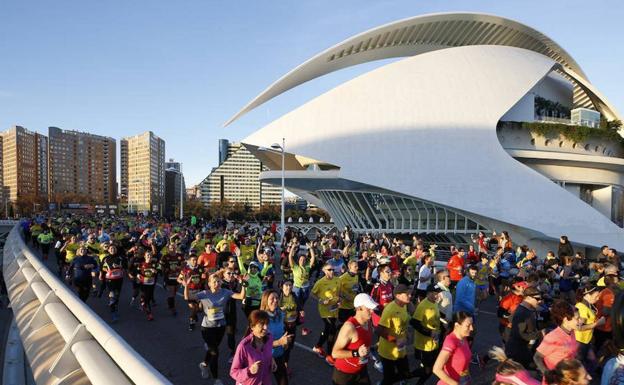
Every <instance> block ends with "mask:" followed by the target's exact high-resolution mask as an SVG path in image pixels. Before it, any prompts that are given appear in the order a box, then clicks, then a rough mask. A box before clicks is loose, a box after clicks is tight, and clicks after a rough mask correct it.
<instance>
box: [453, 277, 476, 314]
mask: <svg viewBox="0 0 624 385" xmlns="http://www.w3.org/2000/svg"><path fill="white" fill-rule="evenodd" d="M475 289H476V285H475V281H473V280H472V279H470V277H468V276H465V277H464V278H462V279H461V280H460V281H459V282H458V283H457V289H456V290H455V304H454V306H453V312H455V313H456V312H458V311H465V312H466V313H468V314H470V315H474V311H475V291H476V290H475Z"/></svg>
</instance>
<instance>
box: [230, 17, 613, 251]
mask: <svg viewBox="0 0 624 385" xmlns="http://www.w3.org/2000/svg"><path fill="white" fill-rule="evenodd" d="M388 58H401V59H400V60H396V61H393V62H391V63H390V64H386V65H384V66H382V67H379V68H376V69H374V70H372V71H370V72H367V73H365V74H363V75H360V76H358V77H356V78H354V79H352V80H349V81H347V82H345V83H343V84H341V85H339V86H337V87H335V88H334V89H332V90H330V91H328V92H326V93H324V94H322V95H320V96H318V97H316V98H314V99H313V100H311V101H309V102H307V103H305V104H304V105H302V106H300V107H298V108H297V109H295V110H293V111H291V112H289V113H287V114H286V115H284V116H282V117H280V118H279V119H277V120H275V121H273V122H271V123H269V124H268V125H266V126H265V127H263V128H261V129H259V130H257V131H256V132H254V133H253V134H251V135H250V136H248V137H247V138H245V139H244V140H242V142H243V143H245V145H246V147H247V148H249V150H250V151H252V152H253V153H254V154H255V155H256V156H258V157H259V158H260V159H261V160H262V161H263V162H264V164H265V165H266V166H267V167H268V168H269V170H270V171H265V172H263V173H262V174H261V177H260V178H261V179H262V180H263V181H265V182H268V183H271V184H277V185H279V184H280V183H281V167H282V165H281V158H280V157H281V155H280V154H279V153H275V152H270V151H267V150H265V149H263V148H262V147H268V146H270V145H271V144H272V143H276V142H278V143H281V139H282V138H285V143H286V146H285V147H286V148H285V167H284V168H285V185H286V188H287V189H288V190H290V191H292V192H294V193H296V194H298V195H300V196H302V197H304V198H305V199H307V200H308V201H310V202H312V203H314V204H317V205H319V206H321V207H323V208H325V209H326V210H327V211H329V213H330V214H331V215H332V217H333V219H334V221H335V222H336V224H337V225H338V226H340V227H342V226H347V225H348V226H351V227H352V228H353V229H354V230H356V231H362V232H364V231H367V232H389V233H420V234H434V235H435V234H445V235H448V236H450V237H453V236H458V237H464V239H465V237H466V236H467V235H468V234H472V233H476V232H477V231H478V230H484V231H486V232H488V231H496V230H498V231H501V230H507V231H509V233H510V234H511V235H512V237H513V238H514V241H516V242H519V243H527V244H531V245H534V246H536V247H538V248H539V249H542V250H543V249H545V248H550V247H552V246H554V242H557V241H558V239H559V237H560V236H561V235H564V234H565V235H567V236H568V237H569V238H570V239H571V240H572V241H573V242H574V243H576V244H577V245H579V246H586V247H599V246H600V245H603V244H607V245H610V246H611V247H615V248H617V249H619V250H622V249H624V230H623V229H622V226H623V220H624V212H623V209H624V144H623V143H624V140H623V139H622V137H621V136H620V134H619V133H618V128H619V120H620V119H621V117H620V115H619V114H618V112H617V111H616V110H615V109H614V108H613V106H612V105H611V104H610V103H609V101H608V100H607V99H606V98H605V97H604V96H603V95H601V94H600V92H599V91H598V90H597V89H596V88H595V87H594V86H593V85H592V84H591V83H590V81H589V80H588V77H587V75H586V74H585V73H584V72H583V70H582V69H581V67H580V65H579V64H578V63H577V62H576V61H575V60H574V59H573V58H572V57H571V56H570V55H569V54H568V53H567V52H566V51H565V50H564V49H563V48H562V47H560V46H559V45H558V44H557V43H555V42H554V41H552V40H551V39H550V38H548V37H547V36H545V35H543V34H542V33H540V32H538V31H536V30H535V29H533V28H531V27H528V26H526V25H523V24H520V23H518V22H516V21H513V20H509V19H506V18H502V17H497V16H491V15H485V14H474V13H445V14H432V15H425V16H418V17H412V18H409V19H405V20H400V21H397V22H394V23H390V24H387V25H384V26H381V27H378V28H374V29H372V30H369V31H366V32H364V33H361V34H359V35H356V36H354V37H352V38H349V39H347V40H345V41H343V42H342V43H339V44H338V45H335V46H333V47H331V48H329V49H327V50H326V51H324V52H322V53H320V54H318V55H317V56H315V57H313V58H311V59H309V60H308V61H306V62H305V63H303V64H301V65H300V66H298V67H297V68H295V69H293V70H292V71H290V72H289V73H287V74H286V75H285V76H283V77H282V78H281V79H279V80H277V81H276V82H275V83H273V84H272V85H271V86H269V87H268V88H267V89H266V90H265V91H264V92H262V93H261V94H260V95H258V96H257V97H256V98H255V99H253V100H252V101H251V102H250V103H249V104H247V105H246V106H245V107H244V108H243V109H242V110H241V111H240V112H238V113H237V114H236V115H235V116H234V117H233V118H232V119H231V120H230V121H229V122H227V123H226V124H229V123H230V122H232V121H233V120H236V119H238V118H239V117H240V116H241V115H243V114H245V113H247V112H249V111H251V110H252V109H254V108H256V107H258V106H259V105H261V104H263V103H265V102H267V101H269V100H271V99H272V98H274V97H276V96H277V95H280V94H282V93H284V92H286V91H288V90H290V89H292V88H294V87H297V86H298V85H300V84H302V83H305V82H307V81H310V80H313V79H315V78H318V77H320V76H323V75H326V74H328V73H331V72H333V71H337V70H340V69H343V68H346V67H350V66H355V65H358V64H361V63H366V62H371V61H374V60H382V59H388Z"/></svg>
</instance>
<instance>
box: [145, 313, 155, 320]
mask: <svg viewBox="0 0 624 385" xmlns="http://www.w3.org/2000/svg"><path fill="white" fill-rule="evenodd" d="M147 320H148V321H153V320H154V316H153V315H152V313H147Z"/></svg>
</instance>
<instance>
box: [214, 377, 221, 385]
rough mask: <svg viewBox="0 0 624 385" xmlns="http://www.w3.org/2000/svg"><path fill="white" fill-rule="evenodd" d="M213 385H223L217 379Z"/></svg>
mask: <svg viewBox="0 0 624 385" xmlns="http://www.w3.org/2000/svg"><path fill="white" fill-rule="evenodd" d="M214 385H223V381H221V380H220V379H218V378H217V379H216V380H215V382H214Z"/></svg>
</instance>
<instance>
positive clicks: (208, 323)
mask: <svg viewBox="0 0 624 385" xmlns="http://www.w3.org/2000/svg"><path fill="white" fill-rule="evenodd" d="M221 279H222V271H219V272H216V273H212V274H210V275H209V276H208V282H207V285H208V290H202V291H200V292H198V293H192V292H191V291H190V283H191V280H192V277H190V276H187V277H186V279H185V281H184V299H186V300H197V301H199V302H200V303H201V305H202V309H203V312H204V318H203V320H202V330H201V332H202V338H203V339H204V342H205V344H206V346H207V350H206V355H205V356H204V361H202V362H200V363H199V368H200V370H201V377H202V378H208V377H209V375H212V378H213V379H214V380H215V382H214V383H215V384H216V385H223V382H222V381H221V380H220V379H219V345H220V344H221V340H222V339H223V335H224V334H225V307H226V305H227V302H228V301H229V300H230V298H232V299H238V300H242V299H243V298H245V285H243V287H242V290H241V292H240V293H233V292H232V291H230V290H228V289H222V288H221Z"/></svg>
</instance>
